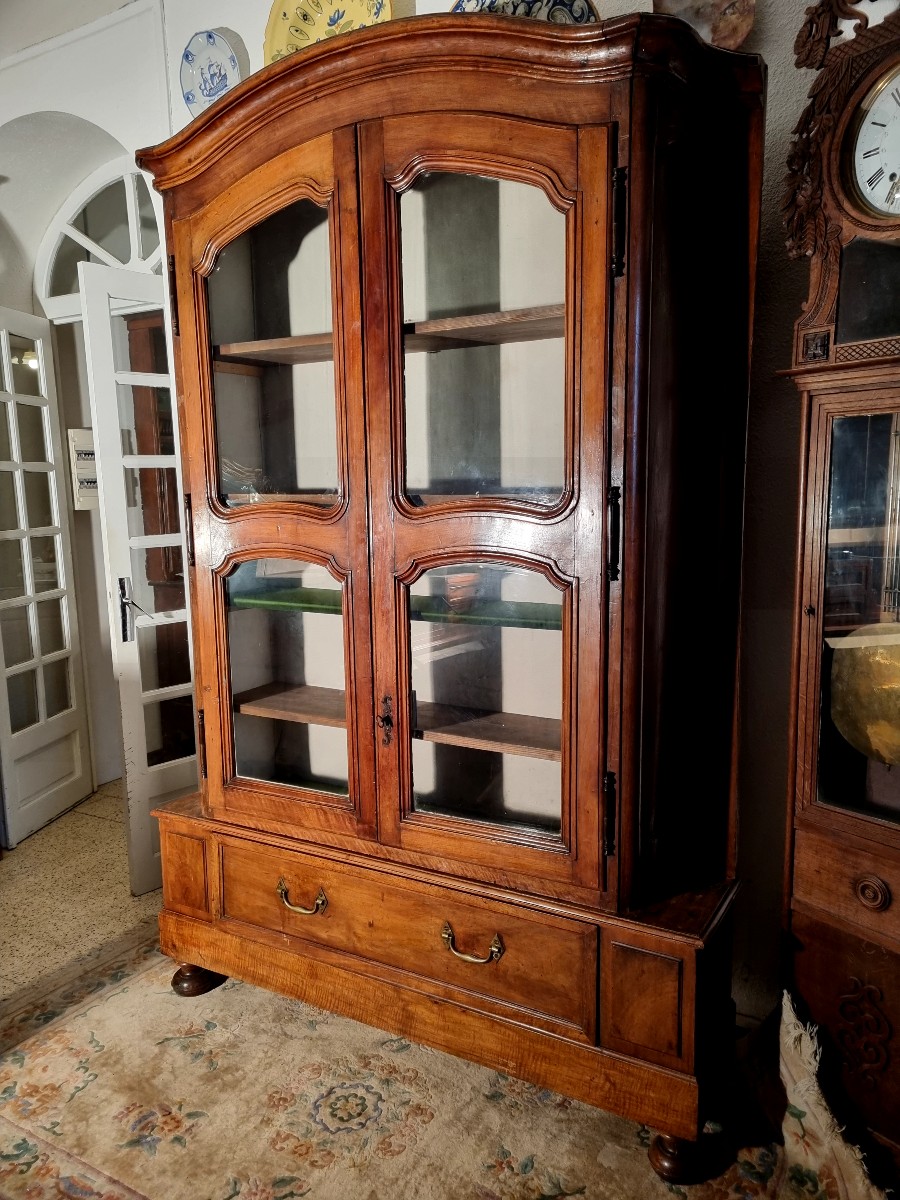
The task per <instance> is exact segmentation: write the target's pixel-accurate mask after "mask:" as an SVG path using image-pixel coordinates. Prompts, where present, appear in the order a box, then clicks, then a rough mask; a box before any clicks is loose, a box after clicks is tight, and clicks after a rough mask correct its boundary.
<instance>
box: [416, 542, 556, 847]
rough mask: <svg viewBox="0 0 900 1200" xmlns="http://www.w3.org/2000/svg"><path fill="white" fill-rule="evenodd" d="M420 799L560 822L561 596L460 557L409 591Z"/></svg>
mask: <svg viewBox="0 0 900 1200" xmlns="http://www.w3.org/2000/svg"><path fill="white" fill-rule="evenodd" d="M409 606H410V630H409V634H410V648H411V659H412V661H411V732H412V745H411V753H412V764H413V807H414V808H415V809H416V810H417V811H419V812H431V813H441V814H445V815H455V816H462V817H468V818H471V819H473V820H479V821H492V822H496V823H500V824H503V825H507V826H527V827H531V828H536V829H540V830H542V831H545V832H548V833H553V834H558V833H559V832H560V828H561V813H562V801H561V796H562V786H561V753H560V751H561V729H562V712H563V707H562V706H563V701H562V680H563V663H562V593H561V592H560V591H559V589H557V588H555V587H554V586H553V585H552V584H551V583H550V582H549V581H548V580H547V579H545V578H544V577H543V576H542V575H540V574H538V572H536V571H532V570H527V569H525V568H518V567H505V566H496V565H493V564H487V563H478V562H468V563H466V562H463V563H458V564H456V565H454V566H452V567H439V568H435V569H433V570H431V571H426V572H425V574H424V575H422V576H421V577H420V578H419V579H418V580H416V582H415V583H414V584H412V586H411V587H410V589H409Z"/></svg>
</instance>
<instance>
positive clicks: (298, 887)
mask: <svg viewBox="0 0 900 1200" xmlns="http://www.w3.org/2000/svg"><path fill="white" fill-rule="evenodd" d="M282 882H283V885H284V898H283V897H282V895H281V894H280V893H279V884H281V883H282ZM320 896H321V897H324V902H323V900H322V899H319V901H318V911H316V912H313V913H311V914H301V913H296V912H293V911H291V909H289V908H288V907H287V906H286V904H285V900H287V902H288V903H290V904H292V905H297V906H300V907H303V908H313V909H315V908H316V907H317V904H316V901H317V897H320ZM222 919H223V920H225V921H239V922H242V923H244V924H247V925H253V926H257V927H258V928H260V929H263V930H271V931H274V932H276V933H280V934H287V935H289V936H291V937H295V938H302V939H303V940H304V941H305V942H307V943H310V944H311V950H310V951H308V950H306V949H304V951H303V952H304V953H308V952H312V953H315V952H316V949H317V948H321V949H326V948H327V949H328V950H332V951H338V952H340V953H341V954H342V955H344V956H353V957H354V958H356V959H359V960H363V962H360V963H359V964H358V968H357V969H360V970H363V969H365V971H366V972H367V973H368V972H371V970H372V967H373V964H374V965H376V966H377V965H380V966H381V967H382V968H386V969H387V973H385V978H390V979H393V980H395V981H396V982H398V983H401V984H402V985H403V986H408V987H413V988H416V989H419V990H426V991H430V992H432V993H433V994H435V995H439V996H445V997H446V998H448V999H460V1000H462V1001H463V1002H465V1003H468V1004H472V1005H473V1006H475V1007H479V1008H482V1009H485V1010H487V1011H495V1012H496V1011H504V1010H509V1009H514V1010H515V1011H514V1012H513V1013H509V1012H507V1015H514V1016H515V1018H516V1019H517V1020H520V1021H524V1022H526V1023H530V1024H536V1025H538V1026H539V1027H544V1028H551V1029H554V1030H556V1029H558V1028H559V1027H560V1026H562V1027H563V1028H562V1029H561V1030H560V1031H561V1032H564V1033H565V1034H566V1035H567V1036H570V1037H571V1036H578V1037H579V1040H591V1041H593V1038H594V1029H595V1013H596V991H597V930H596V927H595V926H593V925H591V924H589V923H588V922H581V921H573V920H570V919H569V918H565V917H555V916H550V915H547V914H543V913H532V912H529V911H527V910H525V909H522V908H518V907H516V906H514V905H508V904H502V903H497V902H493V901H489V900H484V899H481V898H480V897H477V896H470V895H464V894H463V893H460V892H456V891H453V890H451V889H449V888H441V887H436V886H433V885H430V884H425V883H420V882H419V881H416V880H407V879H399V878H397V877H396V876H392V875H386V874H384V873H382V872H376V871H367V870H365V869H362V868H357V867H350V866H346V865H345V864H343V863H335V862H330V861H328V860H326V859H321V858H317V857H315V856H313V855H306V854H295V853H290V852H285V853H279V852H278V851H276V850H271V851H270V850H267V849H264V848H263V849H260V848H257V847H248V846H246V845H241V844H239V843H235V842H226V843H224V844H223V845H222ZM448 927H449V929H448ZM451 930H452V937H451V934H450V931H451ZM448 942H449V943H450V944H452V946H453V947H454V948H455V949H456V950H457V951H459V952H460V953H462V954H469V955H473V956H476V957H479V958H489V961H487V962H483V963H475V962H470V961H465V960H463V959H461V958H459V957H457V956H456V955H455V954H454V953H453V951H452V950H451V949H450V946H449V945H448ZM492 943H493V944H494V945H495V947H497V948H498V949H499V947H501V946H502V951H501V952H500V953H499V956H497V949H495V951H494V954H495V957H492V958H491V957H490V947H491V945H492ZM364 964H365V965H364ZM343 965H345V966H348V967H349V968H350V969H354V964H353V962H352V961H348V962H345V963H344V964H343ZM401 974H402V977H401ZM460 993H465V995H464V996H461V995H459V994H460ZM548 1018H549V1022H548V1020H547V1019H548Z"/></svg>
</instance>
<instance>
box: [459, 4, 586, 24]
mask: <svg viewBox="0 0 900 1200" xmlns="http://www.w3.org/2000/svg"><path fill="white" fill-rule="evenodd" d="M450 11H451V12H453V13H463V12H465V13H473V12H481V13H502V14H503V15H504V16H507V17H532V18H533V19H534V20H537V21H553V22H554V23H555V24H557V25H591V24H593V23H594V22H595V21H599V20H600V16H599V14H598V12H597V10H596V9H595V8H594V6H593V4H592V3H591V2H590V0H456V3H455V4H454V5H453V7H452V8H451V9H450Z"/></svg>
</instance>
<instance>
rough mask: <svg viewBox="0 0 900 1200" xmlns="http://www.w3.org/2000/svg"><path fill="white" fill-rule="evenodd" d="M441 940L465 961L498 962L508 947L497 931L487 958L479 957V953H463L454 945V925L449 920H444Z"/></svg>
mask: <svg viewBox="0 0 900 1200" xmlns="http://www.w3.org/2000/svg"><path fill="white" fill-rule="evenodd" d="M441 940H442V941H443V943H444V945H445V946H446V947H447V949H448V950H449V951H450V953H451V954H455V955H456V957H457V958H461V959H462V960H463V962H471V963H489V962H496V961H497V959H498V958H502V956H503V952H504V950H505V949H506V947H505V946H504V945H503V939H502V938H501V936H500V934H499V933H495V934H494V940H493V941H492V942H491V944H490V946H488V952H487V956H486V957H485V958H479V957H478V955H477V954H463V952H462V951H461V950H457V948H456V947H455V946H454V945H453V926H452V925H451V924H450V922H449V921H445V922H444V928H443V929H442V930H441Z"/></svg>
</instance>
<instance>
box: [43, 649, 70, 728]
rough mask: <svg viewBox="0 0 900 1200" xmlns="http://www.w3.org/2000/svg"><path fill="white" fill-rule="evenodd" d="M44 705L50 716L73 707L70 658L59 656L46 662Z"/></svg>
mask: <svg viewBox="0 0 900 1200" xmlns="http://www.w3.org/2000/svg"><path fill="white" fill-rule="evenodd" d="M44 705H45V706H46V709H47V716H48V717H55V716H56V715H57V713H61V712H65V711H66V709H67V708H69V707H71V705H70V701H69V660H68V658H58V659H57V660H56V662H52V663H44Z"/></svg>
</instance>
